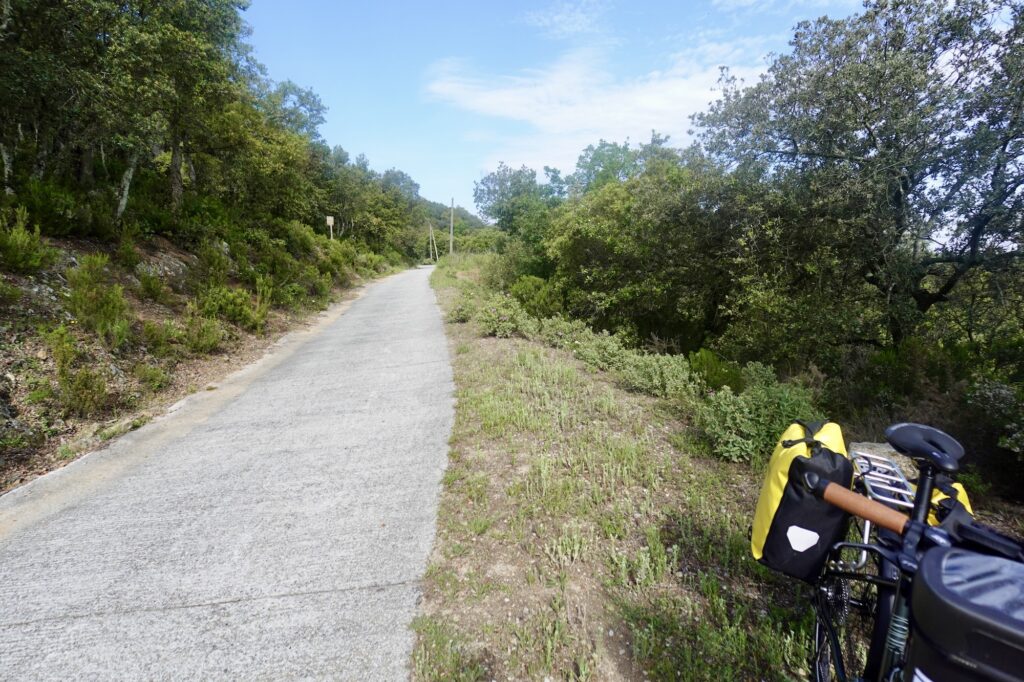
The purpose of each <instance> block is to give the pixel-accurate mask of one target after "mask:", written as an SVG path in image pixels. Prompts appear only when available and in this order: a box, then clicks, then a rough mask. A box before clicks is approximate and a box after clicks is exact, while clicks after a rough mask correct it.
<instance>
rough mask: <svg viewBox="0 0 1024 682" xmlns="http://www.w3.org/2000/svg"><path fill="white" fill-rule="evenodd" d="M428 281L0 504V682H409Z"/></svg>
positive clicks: (427, 440)
mask: <svg viewBox="0 0 1024 682" xmlns="http://www.w3.org/2000/svg"><path fill="white" fill-rule="evenodd" d="M429 274H430V272H429V270H428V269H417V270H410V271H407V272H404V273H402V274H399V275H395V276H393V277H390V278H388V279H386V280H383V281H381V282H378V283H376V284H373V285H371V286H370V287H369V288H368V289H367V290H366V292H365V295H363V296H362V297H361V298H359V299H358V300H356V301H355V302H354V303H353V304H351V307H350V308H349V309H348V310H347V311H345V312H344V313H343V314H339V312H340V311H338V310H335V311H333V313H331V314H328V316H326V318H325V319H324V320H323V321H322V322H321V323H320V324H319V326H318V327H317V328H314V329H312V330H310V331H308V332H302V333H299V334H297V335H294V336H293V337H292V338H290V339H287V340H286V341H285V342H284V343H282V344H279V347H278V348H277V349H276V350H275V352H274V353H273V354H272V355H270V356H269V357H268V358H265V359H264V360H263V361H261V362H260V363H257V364H256V365H253V366H250V367H249V368H247V369H246V370H244V371H243V372H241V373H239V374H237V375H235V376H234V377H232V378H231V379H229V380H228V381H226V382H225V383H224V384H223V385H221V386H220V387H218V389H217V390H215V391H209V392H203V393H200V394H197V395H196V396H194V397H193V398H191V399H189V400H187V401H186V402H185V404H184V405H183V406H181V407H180V408H179V409H177V410H175V411H174V412H173V413H172V414H170V415H168V416H166V417H163V418H161V419H159V420H157V421H155V422H153V423H151V424H149V425H147V426H146V427H144V428H142V429H140V430H139V431H136V432H134V433H132V434H129V435H128V436H125V437H124V438H122V439H120V440H119V441H117V442H116V443H114V444H113V445H112V446H111V447H110V448H108V449H106V450H104V451H102V452H99V453H95V454H93V455H89V456H87V457H85V458H83V459H81V460H79V461H78V462H76V463H74V464H72V465H70V466H68V467H66V468H64V469H62V470H61V471H58V472H55V473H54V474H50V475H48V476H44V477H42V478H40V479H37V480H36V481H34V482H33V483H31V484H29V485H27V486H23V487H22V488H19V489H17V490H15V491H13V492H11V493H9V494H7V495H5V496H3V497H0V678H2V679H8V680H29V679H52V680H56V679H61V680H63V679H146V680H159V679H214V678H217V679H242V678H245V679H253V678H259V679H294V678H305V679H311V678H314V679H346V680H396V679H403V678H405V677H407V675H408V661H409V656H410V653H411V651H412V644H413V634H412V632H411V631H410V630H409V627H408V626H409V623H410V622H411V620H412V618H413V615H414V613H415V608H416V602H417V599H418V596H419V587H418V585H419V579H420V578H421V577H422V575H423V572H424V570H425V567H426V561H427V555H428V553H429V551H430V547H431V544H432V542H433V537H434V525H435V519H436V513H437V498H438V493H439V484H440V479H441V475H442V473H443V471H444V467H445V463H446V453H447V440H448V435H449V432H450V429H451V424H452V418H453V398H452V395H453V385H452V376H451V366H450V364H449V360H448V350H447V344H446V342H445V337H444V329H443V326H442V323H441V316H440V312H439V310H438V307H437V304H436V302H435V300H434V295H433V292H432V291H431V289H430V287H429V285H428V282H427V278H428V276H429Z"/></svg>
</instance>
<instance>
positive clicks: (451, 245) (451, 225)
mask: <svg viewBox="0 0 1024 682" xmlns="http://www.w3.org/2000/svg"><path fill="white" fill-rule="evenodd" d="M453 253H455V197H452V213H451V217H450V218H449V220H448V255H449V256H450V255H451V254H453Z"/></svg>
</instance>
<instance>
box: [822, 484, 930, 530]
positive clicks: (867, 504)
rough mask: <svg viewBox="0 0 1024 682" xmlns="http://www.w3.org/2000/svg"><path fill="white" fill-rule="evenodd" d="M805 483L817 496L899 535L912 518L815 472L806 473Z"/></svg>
mask: <svg viewBox="0 0 1024 682" xmlns="http://www.w3.org/2000/svg"><path fill="white" fill-rule="evenodd" d="M804 485H805V486H807V489H808V490H810V491H811V492H812V493H813V494H814V496H815V497H820V498H821V499H823V500H825V501H826V502H828V503H829V504H831V505H834V506H836V507H839V508H840V509H842V510H843V511H845V512H847V513H848V514H853V515H854V516H858V517H860V518H862V519H866V520H868V521H870V522H871V523H873V524H875V525H876V526H879V527H881V528H886V529H888V530H891V531H892V532H894V533H897V534H899V535H903V530H904V529H905V528H906V526H907V523H909V522H910V518H909V517H908V516H906V515H905V514H901V513H899V512H898V511H896V510H895V509H890V508H889V507H886V506H885V505H884V504H882V503H881V502H875V501H874V500H872V499H871V498H869V497H864V496H863V495H858V494H857V493H855V492H853V491H852V490H849V489H848V488H844V487H843V486H841V485H837V484H835V483H832V482H831V481H827V480H825V479H823V478H821V477H819V476H818V475H817V474H815V473H813V472H807V473H805V474H804Z"/></svg>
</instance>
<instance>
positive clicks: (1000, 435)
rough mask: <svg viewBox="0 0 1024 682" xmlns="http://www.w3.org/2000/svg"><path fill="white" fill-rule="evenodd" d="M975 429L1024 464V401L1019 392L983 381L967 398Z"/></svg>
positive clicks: (989, 381)
mask: <svg viewBox="0 0 1024 682" xmlns="http://www.w3.org/2000/svg"><path fill="white" fill-rule="evenodd" d="M967 404H968V406H969V407H970V408H971V413H972V415H971V416H972V417H973V418H974V419H973V422H974V426H975V428H976V429H977V430H979V431H981V432H982V433H983V435H984V436H985V437H986V440H988V441H989V442H993V441H994V442H995V443H996V444H997V445H998V446H999V447H1001V448H1003V449H1004V450H1008V451H1010V452H1012V453H1014V454H1015V455H1016V456H1017V458H1018V460H1020V461H1022V462H1024V400H1022V399H1021V395H1020V391H1019V390H1018V389H1016V388H1014V387H1013V386H1011V385H1009V384H1005V383H1003V382H1001V381H996V380H994V379H981V380H979V381H978V382H976V383H975V385H974V386H973V387H971V389H970V391H969V392H968V394H967Z"/></svg>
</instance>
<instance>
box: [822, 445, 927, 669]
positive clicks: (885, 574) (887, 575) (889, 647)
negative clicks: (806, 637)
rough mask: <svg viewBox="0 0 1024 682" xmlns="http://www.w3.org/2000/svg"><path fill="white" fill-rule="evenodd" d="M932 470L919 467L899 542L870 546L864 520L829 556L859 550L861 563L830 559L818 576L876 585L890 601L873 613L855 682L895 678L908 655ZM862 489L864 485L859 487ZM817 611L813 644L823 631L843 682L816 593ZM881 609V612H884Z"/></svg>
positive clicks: (828, 622)
mask: <svg viewBox="0 0 1024 682" xmlns="http://www.w3.org/2000/svg"><path fill="white" fill-rule="evenodd" d="M935 476H936V472H935V469H934V468H933V467H931V466H929V465H928V464H926V463H921V464H920V466H919V478H918V481H917V489H916V491H915V494H914V501H913V510H912V514H911V520H912V521H914V522H916V523H912V524H909V525H908V532H907V533H906V534H904V536H903V537H902V538H900V539H898V543H897V541H896V539H893V540H892V542H891V544H892V546H891V547H884V546H882V544H879V543H872V542H871V541H870V540H871V533H872V530H873V529H872V526H871V522H870V521H863V522H862V523H863V526H862V542H839V543H836V544H835V545H833V547H832V553H833V555H834V556H836V557H841V556H842V554H843V551H844V550H846V551H851V550H852V551H858V552H860V558H859V560H858V561H857V562H856V563H854V564H844V562H842V560H841V559H838V560H835V561H830V562H829V563H828V564H826V568H825V569H824V571H823V573H822V581H823V583H825V584H827V582H826V581H828V580H829V579H839V580H850V581H862V582H866V583H871V584H873V585H875V587H876V589H877V590H878V592H879V600H880V601H881V600H882V599H885V600H886V601H888V600H889V599H890V597H891V600H892V602H891V608H888V607H887V608H884V609H882V608H879V610H878V611H876V613H875V615H874V621H875V623H874V628H873V629H872V637H871V644H870V647H869V649H868V654H867V661H866V664H865V667H864V671H863V674H864V677H863V678H861V677H860V676H857V678H856V679H864V680H869V681H872V682H874V681H882V680H892V679H898V678H897V677H896V675H898V672H899V671H900V670H901V669H902V667H903V662H904V656H905V654H906V647H907V639H908V636H909V633H910V587H911V581H912V579H913V575H914V573H915V572H916V569H917V561H918V558H919V557H918V545H919V543H920V541H921V538H922V532H921V530H920V529H921V527H922V524H926V523H927V518H928V513H929V510H930V507H931V497H932V491H933V489H934V486H935ZM862 485H863V484H862ZM871 554H873V555H875V560H876V561H877V565H878V572H879V573H880V574H881V575H874V574H871V573H867V572H863V571H862V570H861V569H863V568H864V567H865V566H866V565H867V562H868V556H869V555H871ZM815 610H816V612H817V616H818V617H817V619H816V625H815V627H816V631H815V641H816V642H819V641H820V637H819V634H820V633H819V632H818V630H817V628H820V627H822V625H824V627H825V630H826V632H825V636H826V637H827V638H828V640H829V644H830V647H831V650H832V665H833V668H834V670H835V673H836V676H837V677H838V678H839V680H840V681H841V682H846V680H847V679H848V678H847V675H846V671H845V669H844V664H843V661H842V658H843V656H842V651H841V649H840V643H839V638H838V635H837V633H836V632H835V628H834V626H833V624H832V618H831V615H832V614H830V613H828V612H827V607H826V606H825V604H824V603H823V601H822V597H821V594H820V593H819V594H817V595H816V599H815ZM883 611H885V612H883Z"/></svg>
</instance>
